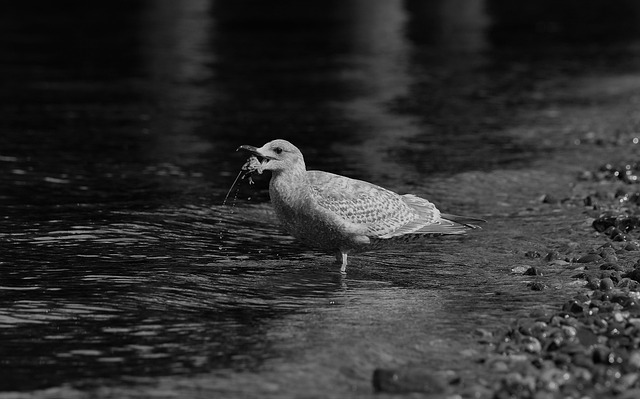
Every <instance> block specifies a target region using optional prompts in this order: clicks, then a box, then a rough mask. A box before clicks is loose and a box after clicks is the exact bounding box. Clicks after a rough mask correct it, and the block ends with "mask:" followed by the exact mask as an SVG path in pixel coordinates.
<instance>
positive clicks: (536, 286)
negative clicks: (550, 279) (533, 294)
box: [528, 281, 547, 291]
mask: <svg viewBox="0 0 640 399" xmlns="http://www.w3.org/2000/svg"><path fill="white" fill-rule="evenodd" d="M528 286H529V288H531V291H544V290H546V289H547V285H546V284H544V283H541V282H539V281H534V282H532V283H529V284H528Z"/></svg>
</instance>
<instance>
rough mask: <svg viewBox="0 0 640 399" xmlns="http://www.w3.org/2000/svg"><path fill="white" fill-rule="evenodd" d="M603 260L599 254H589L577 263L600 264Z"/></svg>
mask: <svg viewBox="0 0 640 399" xmlns="http://www.w3.org/2000/svg"><path fill="white" fill-rule="evenodd" d="M601 260H602V257H601V256H600V255H598V254H587V255H584V256H582V257H580V258H578V260H577V261H576V262H578V263H592V262H599V261H601Z"/></svg>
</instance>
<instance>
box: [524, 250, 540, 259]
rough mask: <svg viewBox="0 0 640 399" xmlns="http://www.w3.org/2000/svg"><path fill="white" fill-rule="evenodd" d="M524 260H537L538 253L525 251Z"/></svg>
mask: <svg viewBox="0 0 640 399" xmlns="http://www.w3.org/2000/svg"><path fill="white" fill-rule="evenodd" d="M524 256H525V258H531V259H535V258H539V257H540V256H541V255H540V252H538V251H527V252H525V253H524Z"/></svg>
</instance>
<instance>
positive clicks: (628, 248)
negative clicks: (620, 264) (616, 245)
mask: <svg viewBox="0 0 640 399" xmlns="http://www.w3.org/2000/svg"><path fill="white" fill-rule="evenodd" d="M624 249H625V251H637V250H638V249H640V244H638V242H637V241H631V242H629V243H627V245H625V246H624Z"/></svg>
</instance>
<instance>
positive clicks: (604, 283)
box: [600, 277, 615, 291]
mask: <svg viewBox="0 0 640 399" xmlns="http://www.w3.org/2000/svg"><path fill="white" fill-rule="evenodd" d="M614 286H615V285H614V284H613V280H611V279H610V278H609V277H606V278H603V279H602V280H600V289H601V290H602V291H611V290H612V289H613V287H614Z"/></svg>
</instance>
